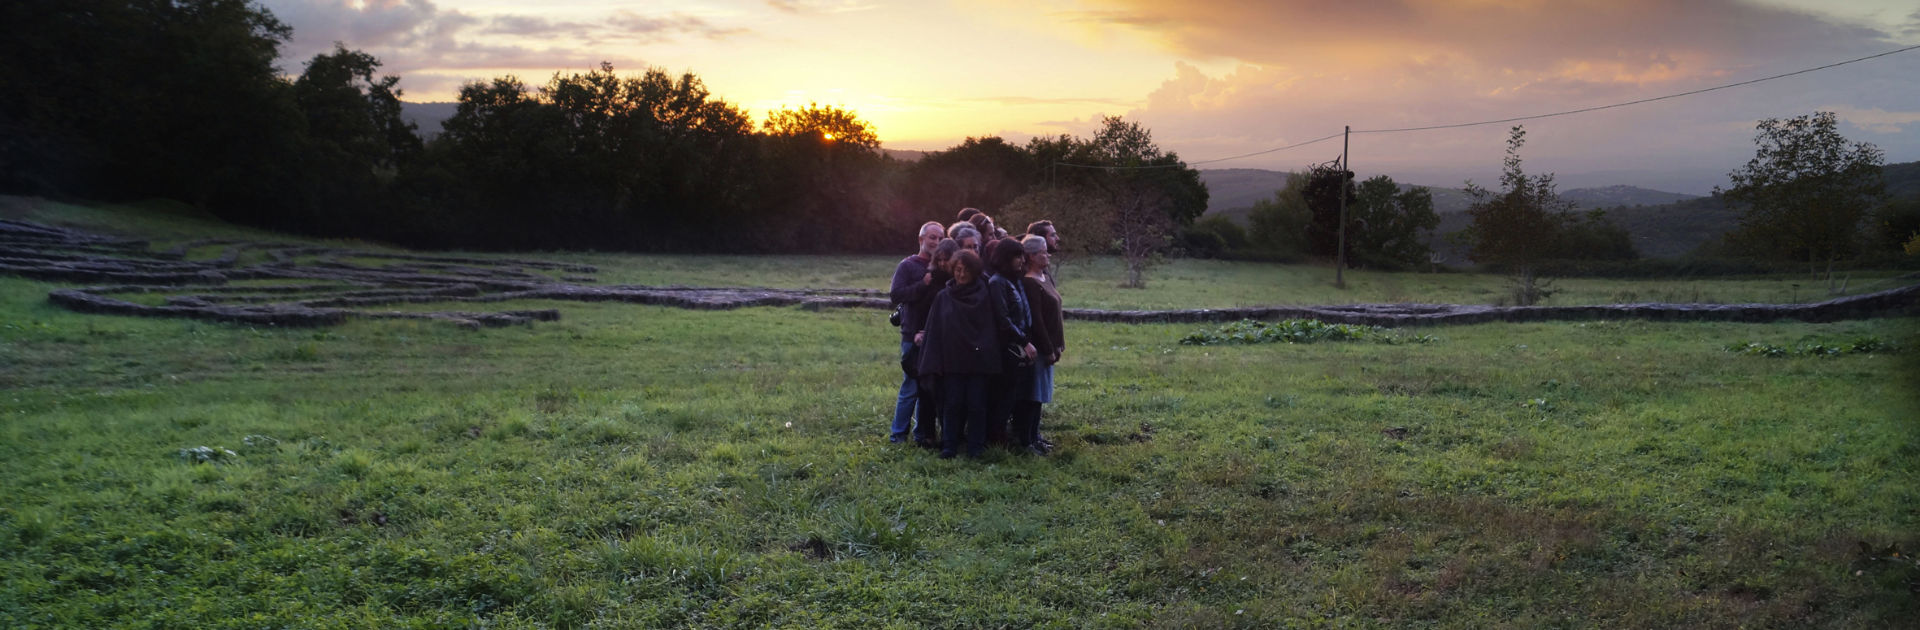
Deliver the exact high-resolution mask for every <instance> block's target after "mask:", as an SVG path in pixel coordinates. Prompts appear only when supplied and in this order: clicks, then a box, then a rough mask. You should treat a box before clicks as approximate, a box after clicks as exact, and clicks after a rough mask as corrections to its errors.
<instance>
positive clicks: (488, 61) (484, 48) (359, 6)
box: [262, 0, 747, 94]
mask: <svg viewBox="0 0 1920 630" xmlns="http://www.w3.org/2000/svg"><path fill="white" fill-rule="evenodd" d="M262 3H263V4H264V5H265V6H266V7H267V9H268V10H270V11H272V12H273V13H274V15H276V16H278V17H279V18H280V19H281V21H283V22H285V23H287V24H288V25H290V26H292V27H293V29H294V36H293V40H292V41H291V42H289V43H288V44H287V45H286V46H285V47H284V48H283V49H282V59H283V63H282V69H283V70H286V71H288V72H299V71H300V67H299V66H300V65H302V64H304V63H305V62H306V60H308V59H311V58H312V57H313V56H314V55H316V54H321V53H325V52H327V51H329V50H331V49H332V48H333V44H334V42H340V43H342V44H344V45H346V46H347V47H348V48H352V49H358V50H363V51H366V52H368V53H371V54H373V55H374V56H375V57H378V58H379V59H380V60H381V62H382V64H383V66H382V68H381V70H382V72H383V73H386V74H393V75H397V76H401V77H403V79H402V82H401V84H402V87H404V88H407V89H411V90H414V91H415V92H416V93H418V92H421V91H426V92H430V93H433V94H440V93H444V92H445V91H447V89H446V88H447V86H448V84H449V83H453V84H455V85H457V84H458V83H461V82H465V81H468V80H477V79H482V78H486V77H485V76H483V75H485V74H489V73H491V72H492V71H498V70H524V71H532V72H539V73H543V74H544V73H547V72H552V71H556V70H561V69H564V68H592V67H595V66H597V65H598V64H599V62H601V61H611V62H614V63H615V64H616V66H622V67H634V66H637V65H640V64H639V63H638V62H637V60H634V59H631V58H623V57H621V56H620V55H609V54H608V53H607V51H608V50H614V49H618V48H619V47H618V46H608V45H607V44H609V43H636V42H637V43H657V42H664V41H672V40H674V39H677V38H681V37H703V38H708V39H719V38H725V37H731V36H736V35H740V34H743V33H746V32H747V31H746V30H745V29H739V28H728V27H724V26H720V25H716V24H714V23H712V22H710V21H708V20H707V19H704V18H700V17H696V16H687V15H680V14H672V15H664V16H649V15H644V14H641V13H637V12H634V11H627V10H622V11H616V12H613V13H612V14H610V15H608V16H606V18H605V19H604V20H602V21H597V22H596V21H564V20H553V19H549V18H546V17H542V16H537V15H521V14H504V15H486V16H481V15H474V14H470V13H467V12H465V11H460V10H457V9H444V8H442V7H440V6H439V5H437V4H435V3H434V2H433V0H262ZM554 42H564V43H558V44H556V43H554ZM453 77H464V78H463V79H461V80H460V81H457V82H456V81H454V79H453Z"/></svg>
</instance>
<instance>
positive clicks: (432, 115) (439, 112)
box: [400, 101, 460, 139]
mask: <svg viewBox="0 0 1920 630" xmlns="http://www.w3.org/2000/svg"><path fill="white" fill-rule="evenodd" d="M459 110H460V104H459V103H454V102H445V103H408V102H406V101H401V102H400V117H401V118H403V119H406V121H407V122H410V123H413V125H414V126H415V127H418V128H419V130H420V137H421V138H424V139H432V138H433V137H434V136H437V135H440V123H442V122H446V120H447V119H448V118H452V117H453V113H454V112H456V111H459Z"/></svg>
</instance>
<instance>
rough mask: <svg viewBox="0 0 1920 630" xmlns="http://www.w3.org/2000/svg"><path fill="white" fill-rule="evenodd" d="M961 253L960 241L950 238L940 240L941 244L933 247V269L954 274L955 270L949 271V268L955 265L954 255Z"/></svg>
mask: <svg viewBox="0 0 1920 630" xmlns="http://www.w3.org/2000/svg"><path fill="white" fill-rule="evenodd" d="M959 252H960V242H959V241H956V240H953V239H950V238H943V239H940V244H938V245H934V246H933V268H934V269H939V270H941V271H945V272H947V273H953V270H951V269H948V268H947V266H948V265H950V264H952V263H953V255H954V254H957V253H959Z"/></svg>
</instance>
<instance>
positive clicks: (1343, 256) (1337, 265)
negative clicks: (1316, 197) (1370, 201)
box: [1333, 125, 1353, 289]
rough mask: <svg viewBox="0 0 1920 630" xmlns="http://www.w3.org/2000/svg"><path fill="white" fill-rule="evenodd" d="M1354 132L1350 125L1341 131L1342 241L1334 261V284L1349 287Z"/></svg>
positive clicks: (1335, 286)
mask: <svg viewBox="0 0 1920 630" xmlns="http://www.w3.org/2000/svg"><path fill="white" fill-rule="evenodd" d="M1352 133H1353V126H1352V125H1348V126H1346V127H1344V128H1342V129H1341V131H1340V243H1339V245H1338V249H1336V250H1335V251H1336V252H1338V253H1337V254H1336V256H1335V258H1334V262H1333V286H1334V288H1338V289H1345V288H1347V276H1346V272H1347V177H1348V175H1347V174H1348V173H1351V172H1353V169H1352V168H1351V167H1349V166H1348V165H1347V138H1348V136H1349V135H1351V134H1352Z"/></svg>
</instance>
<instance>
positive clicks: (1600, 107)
mask: <svg viewBox="0 0 1920 630" xmlns="http://www.w3.org/2000/svg"><path fill="white" fill-rule="evenodd" d="M1913 50H1920V45H1914V46H1908V47H1905V48H1900V49H1896V50H1889V51H1887V52H1883V53H1878V54H1872V55H1867V56H1865V57H1857V58H1854V59H1848V60H1846V61H1839V62H1834V63H1830V64H1827V65H1824V66H1817V67H1813V68H1807V69H1804V70H1795V71H1793V72H1786V73H1782V74H1776V75H1773V76H1768V77H1761V78H1758V79H1750V80H1747V81H1741V82H1738V83H1728V84H1726V85H1716V86H1713V87H1710V88H1701V89H1698V90H1689V91H1686V92H1679V93H1675V94H1667V95H1665V96H1655V97H1652V98H1643V99H1640V100H1636V101H1626V102H1623V103H1613V104H1610V105H1596V106H1593V107H1582V108H1580V109H1570V110H1566V111H1560V112H1553V113H1550V114H1534V115H1531V116H1517V117H1513V118H1502V119H1499V120H1482V121H1479V122H1468V123H1453V124H1446V125H1430V126H1426V127H1401V128H1396V129H1359V130H1355V131H1353V133H1402V132H1410V131H1432V130H1436V129H1458V128H1461V127H1478V126H1481V125H1498V124H1503V123H1511V122H1520V121H1524V120H1538V119H1541V118H1553V117H1555V116H1570V115H1573V114H1584V113H1586V112H1594V111H1600V110H1603V109H1613V108H1616V107H1627V106H1630V105H1640V104H1643V103H1652V102H1655V101H1664V100H1668V99H1675V98H1680V97H1683V96H1693V95H1695V94H1705V93H1707V92H1714V91H1718V90H1725V89H1728V88H1736V87H1741V86H1745V85H1753V84H1755V83H1764V82H1767V81H1772V80H1775V79H1784V78H1787V77H1791V76H1795V75H1801V74H1807V73H1809V72H1818V71H1821V70H1826V69H1829V68H1837V67H1840V66H1844V65H1847V64H1851V63H1859V62H1862V61H1867V60H1870V59H1878V58H1881V57H1886V56H1889V55H1897V54H1900V53H1903V52H1909V51H1913ZM1340 136H1341V134H1338V133H1336V134H1332V135H1329V136H1325V137H1321V138H1315V139H1313V140H1308V141H1306V142H1301V143H1298V144H1290V145H1287V146H1284V147H1277V148H1273V149H1267V150H1265V151H1255V152H1253V153H1247V154H1244V155H1235V156H1231V157H1223V158H1214V159H1211V160H1199V161H1194V162H1187V163H1185V164H1162V165H1153V166H1092V165H1087V164H1073V163H1069V162H1054V164H1055V165H1057V166H1066V167H1072V168H1091V169H1108V170H1133V169H1149V168H1175V167H1186V166H1194V165H1199V164H1211V163H1214V162H1225V161H1228V160H1238V159H1241V158H1249V157H1253V156H1256V155H1266V154H1268V153H1276V152H1280V151H1285V150H1288V149H1296V148H1299V147H1304V146H1307V145H1309V144H1314V143H1318V142H1325V141H1328V140H1332V139H1334V138H1338V137H1340Z"/></svg>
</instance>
